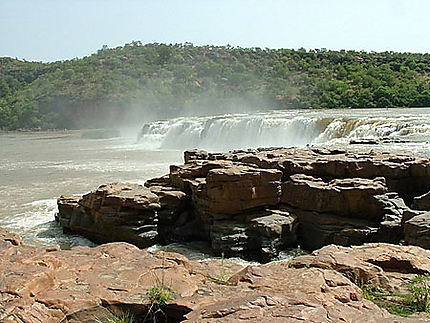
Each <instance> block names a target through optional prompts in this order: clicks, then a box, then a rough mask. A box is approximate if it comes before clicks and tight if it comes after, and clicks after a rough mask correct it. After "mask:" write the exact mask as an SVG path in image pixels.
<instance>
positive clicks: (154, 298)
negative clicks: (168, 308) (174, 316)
mask: <svg viewBox="0 0 430 323" xmlns="http://www.w3.org/2000/svg"><path fill="white" fill-rule="evenodd" d="M147 295H148V298H149V302H150V303H151V304H156V305H158V306H163V305H166V304H167V303H168V302H169V301H171V300H172V299H173V292H172V290H171V289H170V288H169V287H167V286H165V285H162V284H156V285H155V286H152V287H151V288H150V289H149V290H148V292H147Z"/></svg>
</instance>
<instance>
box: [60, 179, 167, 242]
mask: <svg viewBox="0 0 430 323" xmlns="http://www.w3.org/2000/svg"><path fill="white" fill-rule="evenodd" d="M160 207H161V206H160V203H159V198H158V196H157V195H156V194H154V193H152V192H151V190H150V189H148V188H145V187H143V186H141V185H137V184H124V183H115V184H109V185H102V186H100V187H99V188H98V189H97V190H95V191H93V192H90V193H88V194H85V195H84V196H82V197H79V196H73V197H70V196H62V197H60V198H59V200H58V209H59V213H58V216H57V218H58V220H59V221H60V223H61V225H62V226H63V228H64V229H65V230H66V231H70V232H76V233H79V234H82V235H83V236H85V237H87V238H88V239H90V240H93V241H95V242H98V243H103V242H113V241H126V242H130V243H133V244H134V245H136V246H138V247H141V248H144V247H148V246H151V245H153V244H154V243H155V242H156V241H157V236H158V232H157V223H156V211H157V210H159V209H160Z"/></svg>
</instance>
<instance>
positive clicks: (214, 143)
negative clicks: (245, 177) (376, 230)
mask: <svg viewBox="0 0 430 323" xmlns="http://www.w3.org/2000/svg"><path fill="white" fill-rule="evenodd" d="M363 138H366V139H384V140H393V141H395V140H397V141H399V140H402V141H423V142H426V141H429V139H430V109H399V110H397V109H392V110H382V109H375V110H370V109H367V110H364V109H363V110H311V111H309V110H299V111H298V110H288V111H268V112H260V113H252V114H226V115H221V116H207V117H183V118H176V119H170V120H162V121H155V122H151V123H147V124H145V125H144V126H143V127H142V130H141V133H140V141H139V142H140V144H141V145H142V146H143V147H144V148H146V149H180V150H184V149H190V148H202V149H208V150H212V151H226V150H231V149H239V148H256V147H276V146H284V147H288V146H305V145H307V144H326V143H338V144H342V143H348V142H349V140H351V139H363Z"/></svg>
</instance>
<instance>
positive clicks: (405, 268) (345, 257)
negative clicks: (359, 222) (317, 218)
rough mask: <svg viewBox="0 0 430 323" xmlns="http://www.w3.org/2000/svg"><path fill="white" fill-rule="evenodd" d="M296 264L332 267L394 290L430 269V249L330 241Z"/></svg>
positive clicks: (358, 280) (353, 278)
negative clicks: (332, 243) (327, 244)
mask: <svg viewBox="0 0 430 323" xmlns="http://www.w3.org/2000/svg"><path fill="white" fill-rule="evenodd" d="M290 264H291V266H293V267H296V268H303V267H312V268H330V269H333V270H335V271H337V272H340V273H343V274H344V275H345V276H346V277H348V278H349V279H350V280H351V281H352V282H354V283H356V284H358V285H366V284H370V285H371V286H373V287H377V288H379V289H382V290H385V291H389V292H393V291H402V290H403V289H405V288H406V289H407V285H408V283H409V282H410V281H411V278H413V277H414V276H415V275H416V274H424V273H430V251H429V250H424V249H422V248H420V247H415V246H397V245H392V244H386V243H369V244H364V245H362V246H355V247H341V246H336V245H329V246H326V247H323V248H321V249H319V250H315V251H314V252H313V253H312V254H310V255H305V256H300V257H297V258H295V259H293V260H292V261H291V263H290Z"/></svg>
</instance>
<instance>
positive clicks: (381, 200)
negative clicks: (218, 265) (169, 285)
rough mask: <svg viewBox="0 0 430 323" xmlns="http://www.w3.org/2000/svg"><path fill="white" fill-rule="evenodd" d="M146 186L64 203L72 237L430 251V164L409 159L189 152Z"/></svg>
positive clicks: (229, 250) (273, 249) (225, 247)
mask: <svg viewBox="0 0 430 323" xmlns="http://www.w3.org/2000/svg"><path fill="white" fill-rule="evenodd" d="M184 159H185V163H184V164H183V165H172V166H171V167H170V173H169V174H168V175H166V176H163V177H160V178H154V179H151V180H148V181H147V182H146V184H145V186H146V187H142V186H139V185H131V184H125V183H116V184H110V185H103V186H101V187H100V188H98V189H97V190H95V191H93V192H91V193H88V194H86V195H85V196H83V197H77V196H72V197H61V198H60V199H59V200H58V207H59V213H58V220H59V221H60V223H61V225H62V226H63V228H64V229H65V231H72V232H76V233H80V234H82V235H85V236H86V237H88V238H89V239H91V240H93V241H95V242H99V243H103V242H112V241H125V242H130V243H133V244H135V245H136V246H139V247H146V246H149V245H152V244H154V243H156V242H160V243H170V242H176V241H193V240H205V241H208V242H209V243H210V244H211V247H212V250H213V251H214V252H215V253H216V254H218V255H221V254H224V255H225V256H226V257H230V256H240V257H245V258H248V259H254V260H257V261H260V262H267V261H270V260H272V259H275V258H276V257H277V256H278V254H279V252H280V251H281V250H283V249H287V248H294V247H297V246H298V245H300V246H301V247H302V248H304V249H308V250H315V249H318V248H321V247H323V246H325V245H329V244H337V245H343V246H351V245H360V244H363V243H368V242H386V243H394V244H398V243H400V242H402V243H405V244H413V245H418V246H422V247H424V248H429V246H430V244H429V241H430V236H429V234H430V233H429V232H430V225H429V221H428V218H429V215H428V214H429V213H428V212H429V211H430V209H429V207H428V206H429V203H428V197H429V196H430V195H429V194H430V159H429V158H428V157H424V156H419V155H413V154H410V153H402V152H395V153H393V152H390V153H389V152H379V151H368V152H360V153H357V152H352V151H342V150H333V149H332V150H330V149H317V148H306V149H298V148H265V149H256V150H243V151H232V152H229V153H208V152H206V151H201V150H193V151H186V152H185V153H184Z"/></svg>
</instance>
